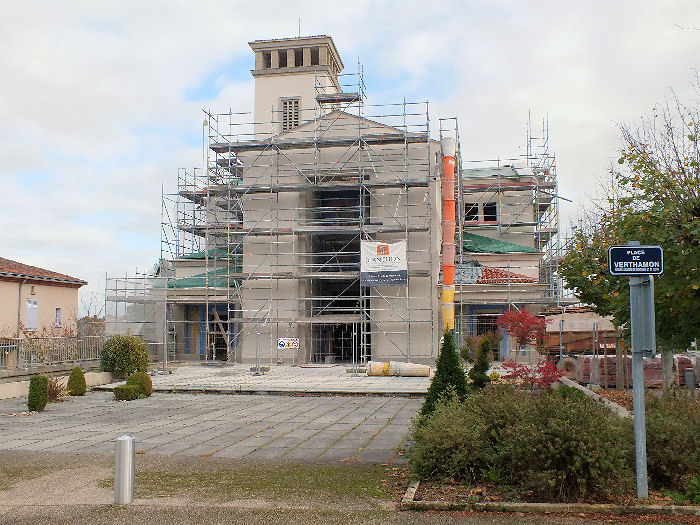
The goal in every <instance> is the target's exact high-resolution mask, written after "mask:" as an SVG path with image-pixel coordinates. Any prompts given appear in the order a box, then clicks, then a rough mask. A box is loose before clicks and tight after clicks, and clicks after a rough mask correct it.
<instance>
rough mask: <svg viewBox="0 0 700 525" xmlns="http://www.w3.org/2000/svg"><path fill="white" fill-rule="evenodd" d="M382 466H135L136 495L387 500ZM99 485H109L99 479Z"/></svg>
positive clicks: (197, 497)
mask: <svg viewBox="0 0 700 525" xmlns="http://www.w3.org/2000/svg"><path fill="white" fill-rule="evenodd" d="M386 478H387V471H386V469H385V468H384V467H382V466H379V465H314V464H284V465H241V466H239V467H236V468H222V467H214V468H211V469H207V470H204V471H202V470H196V471H187V472H185V471H178V472H173V470H171V469H168V470H162V469H158V468H157V467H150V468H137V469H136V476H135V493H134V496H135V497H137V498H161V497H178V496H186V497H187V498H192V499H196V500H210V501H216V502H225V501H230V500H233V499H242V498H250V499H265V500H282V501H284V500H286V501H294V502H299V501H304V502H312V501H331V500H332V501H341V500H344V501H352V500H356V501H365V502H366V501H367V500H368V499H390V498H391V497H393V494H391V493H390V491H389V489H388V488H387V487H386V486H385V485H383V482H385V481H386ZM100 485H101V486H102V487H111V485H112V480H104V481H103V482H101V483H100Z"/></svg>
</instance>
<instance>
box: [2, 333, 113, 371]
mask: <svg viewBox="0 0 700 525" xmlns="http://www.w3.org/2000/svg"><path fill="white" fill-rule="evenodd" d="M106 340H107V337H106V336H102V335H97V336H79V337H33V338H26V339H15V338H0V370H5V369H11V368H30V367H36V366H41V365H56V364H61V363H73V362H82V361H89V360H97V359H99V358H100V352H101V351H102V347H103V345H104V343H105V341H106Z"/></svg>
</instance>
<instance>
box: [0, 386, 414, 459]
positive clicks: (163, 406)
mask: <svg viewBox="0 0 700 525" xmlns="http://www.w3.org/2000/svg"><path fill="white" fill-rule="evenodd" d="M421 404H422V399H421V398H416V397H391V396H388V395H384V396H381V397H372V396H366V397H365V396H362V397H357V396H280V395H274V396H271V395H259V394H251V395H195V394H162V393H154V394H153V395H152V396H151V397H150V398H147V399H138V400H135V401H129V402H124V401H121V402H119V401H114V398H113V394H112V393H111V392H90V393H88V394H87V395H85V396H83V397H75V398H68V399H67V400H65V401H63V402H60V403H50V404H49V405H48V406H47V407H46V410H45V411H44V412H39V413H32V414H30V415H12V414H21V413H22V412H25V411H26V398H13V399H7V400H0V450H30V451H57V452H58V451H61V452H79V453H111V452H113V451H114V447H115V444H114V439H115V438H117V437H118V436H120V435H122V434H131V435H133V436H134V437H135V439H136V449H137V450H139V451H141V453H145V454H149V455H151V454H154V455H155V454H167V455H174V454H183V455H188V456H192V455H199V456H203V457H208V456H214V457H228V458H243V459H247V460H248V459H249V460H260V461H269V460H276V461H314V462H339V461H360V462H367V463H375V462H382V463H385V462H392V461H393V462H403V458H402V457H401V456H400V455H397V454H396V449H397V447H399V446H400V445H401V444H402V442H403V441H404V439H405V438H406V436H407V434H408V429H409V427H408V422H409V420H410V418H411V417H412V416H415V415H416V413H417V412H418V410H419V408H420V406H421Z"/></svg>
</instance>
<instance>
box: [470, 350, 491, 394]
mask: <svg viewBox="0 0 700 525" xmlns="http://www.w3.org/2000/svg"><path fill="white" fill-rule="evenodd" d="M490 356H491V342H490V341H489V340H488V339H487V338H483V339H482V340H481V341H480V342H479V351H478V352H477V354H476V362H475V363H474V366H472V367H471V370H469V372H467V376H468V377H469V379H471V382H472V384H473V385H474V386H475V387H476V388H484V387H485V386H486V384H487V383H489V382H490V381H491V378H490V377H489V376H488V375H486V372H488V370H489V366H491V363H489V357H490Z"/></svg>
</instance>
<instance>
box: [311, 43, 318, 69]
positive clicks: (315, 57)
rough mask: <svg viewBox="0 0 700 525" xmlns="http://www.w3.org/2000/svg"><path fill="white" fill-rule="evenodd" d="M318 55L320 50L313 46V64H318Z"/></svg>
mask: <svg viewBox="0 0 700 525" xmlns="http://www.w3.org/2000/svg"><path fill="white" fill-rule="evenodd" d="M318 57H319V52H318V48H317V47H312V48H311V65H312V66H317V65H318Z"/></svg>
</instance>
